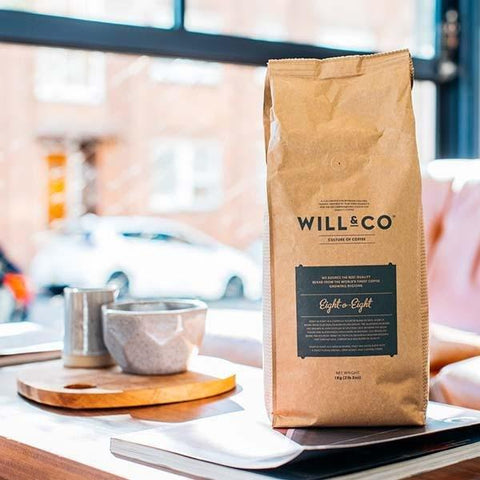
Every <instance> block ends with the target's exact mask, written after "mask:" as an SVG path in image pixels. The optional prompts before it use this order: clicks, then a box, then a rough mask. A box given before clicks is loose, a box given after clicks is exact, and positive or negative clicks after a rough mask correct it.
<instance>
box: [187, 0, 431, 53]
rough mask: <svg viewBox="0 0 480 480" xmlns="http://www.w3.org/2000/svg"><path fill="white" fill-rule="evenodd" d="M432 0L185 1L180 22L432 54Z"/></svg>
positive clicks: (345, 45)
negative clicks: (182, 17) (185, 9)
mask: <svg viewBox="0 0 480 480" xmlns="http://www.w3.org/2000/svg"><path fill="white" fill-rule="evenodd" d="M434 4H435V2H434V0H404V1H401V2H387V1H385V0H322V1H317V0H302V1H301V2H298V1H297V0H264V1H262V2H257V1H254V0H246V1H245V0H244V1H242V2H235V1H233V0H226V1H225V0H189V1H188V2H187V14H186V26H187V28H188V29H190V30H196V31H204V32H211V33H220V32H221V33H227V34H232V35H240V36H248V37H254V38H263V39H267V40H284V41H294V42H300V43H307V44H311V43H313V44H318V45H325V46H330V47H336V48H345V49H353V50H374V51H376V50H394V49H399V48H405V47H408V48H410V49H411V50H412V52H413V54H414V55H417V56H420V57H425V58H430V57H433V56H434V42H435V38H434V37H435V27H434V18H435V14H434V7H435V5H434Z"/></svg>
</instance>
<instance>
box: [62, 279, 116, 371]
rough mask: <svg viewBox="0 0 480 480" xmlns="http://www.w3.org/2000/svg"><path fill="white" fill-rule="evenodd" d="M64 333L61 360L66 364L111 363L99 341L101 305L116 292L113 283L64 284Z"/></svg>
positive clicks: (108, 301) (103, 344)
mask: <svg viewBox="0 0 480 480" xmlns="http://www.w3.org/2000/svg"><path fill="white" fill-rule="evenodd" d="M63 292H64V299H65V336H64V345H63V355H62V357H63V364H64V365H65V366H66V367H80V368H82V367H83V368H95V367H107V366H110V365H112V364H113V363H114V360H113V359H112V357H111V356H110V354H109V353H108V350H107V347H106V346H105V343H104V341H103V329H102V305H103V304H105V303H111V302H113V301H114V300H115V298H116V297H117V294H118V289H117V288H116V287H104V288H65V289H64V291H63Z"/></svg>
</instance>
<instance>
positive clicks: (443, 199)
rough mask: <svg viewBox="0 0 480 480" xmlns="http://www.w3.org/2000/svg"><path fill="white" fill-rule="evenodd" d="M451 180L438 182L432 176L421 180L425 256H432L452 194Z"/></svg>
mask: <svg viewBox="0 0 480 480" xmlns="http://www.w3.org/2000/svg"><path fill="white" fill-rule="evenodd" d="M451 187H452V182H451V181H444V182H439V181H436V180H433V179H432V178H424V179H423V180H422V201H423V219H424V223H425V246H426V247H427V256H428V257H427V258H428V260H430V257H432V256H433V253H434V247H435V244H436V242H437V241H438V239H439V237H440V235H441V232H442V226H443V217H444V216H445V213H446V211H447V208H448V202H449V200H450V198H451V195H452V190H451Z"/></svg>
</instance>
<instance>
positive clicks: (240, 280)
mask: <svg viewBox="0 0 480 480" xmlns="http://www.w3.org/2000/svg"><path fill="white" fill-rule="evenodd" d="M31 277H32V280H33V282H34V283H35V284H36V285H37V287H39V288H44V289H49V290H50V291H52V292H60V291H61V289H63V287H65V286H77V287H95V286H101V285H105V284H116V285H118V287H119V288H120V292H121V295H129V296H133V297H152V296H163V297H187V296H188V297H192V296H193V297H199V298H203V299H206V300H217V299H220V298H223V297H242V296H244V297H246V298H248V299H250V300H257V299H259V298H260V295H261V271H260V268H259V266H258V265H257V264H255V262H254V261H253V260H252V259H251V258H250V257H249V256H248V255H246V254H244V253H242V252H241V251H239V250H236V249H234V248H231V247H228V246H226V245H223V244H221V243H219V242H217V241H215V240H213V239H212V238H210V237H208V236H207V235H205V234H204V233H201V232H199V231H197V230H194V229H192V228H190V227H188V226H186V225H183V224H180V223H177V222H173V221H170V220H164V219H158V218H149V217H98V216H95V215H86V216H84V217H82V218H81V219H80V220H79V221H77V222H76V223H75V224H66V225H65V226H64V227H63V229H62V230H61V231H59V232H56V233H54V234H52V235H51V236H50V238H47V240H46V241H45V242H44V245H43V246H42V247H41V248H40V249H39V251H38V253H37V255H36V256H35V258H34V259H33V262H32V267H31Z"/></svg>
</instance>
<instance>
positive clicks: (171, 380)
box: [17, 356, 235, 409]
mask: <svg viewBox="0 0 480 480" xmlns="http://www.w3.org/2000/svg"><path fill="white" fill-rule="evenodd" d="M233 388H235V373H234V371H233V364H231V363H230V362H227V361H225V360H221V359H218V358H212V357H202V356H199V357H197V358H196V359H195V360H194V361H193V362H192V365H191V367H190V369H189V370H188V371H187V372H184V373H179V374H176V375H152V376H150V375H149V376H147V375H131V374H127V373H123V372H122V371H121V369H120V367H117V366H116V367H110V368H95V369H93V368H88V369H87V368H65V367H64V366H63V364H62V362H61V361H56V362H54V363H52V362H49V363H48V364H44V365H41V366H35V367H32V368H30V369H26V370H24V371H22V372H20V374H19V375H18V377H17V390H18V393H20V395H22V396H24V397H26V398H29V399H30V400H34V401H35V402H39V403H43V404H46V405H52V406H55V407H63V408H74V409H82V408H116V407H136V406H141V405H157V404H162V403H174V402H185V401H188V400H198V399H200V398H206V397H212V396H214V395H218V394H220V393H224V392H227V391H229V390H232V389H233Z"/></svg>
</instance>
